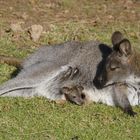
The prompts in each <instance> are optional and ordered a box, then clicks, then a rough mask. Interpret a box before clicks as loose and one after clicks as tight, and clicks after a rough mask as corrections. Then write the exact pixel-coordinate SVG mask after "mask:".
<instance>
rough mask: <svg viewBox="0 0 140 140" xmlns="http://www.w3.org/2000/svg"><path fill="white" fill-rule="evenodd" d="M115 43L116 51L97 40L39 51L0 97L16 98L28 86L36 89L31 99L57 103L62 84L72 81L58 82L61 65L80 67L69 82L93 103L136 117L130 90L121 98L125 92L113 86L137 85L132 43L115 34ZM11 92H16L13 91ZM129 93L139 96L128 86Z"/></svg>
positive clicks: (1, 92)
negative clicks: (37, 96) (120, 92)
mask: <svg viewBox="0 0 140 140" xmlns="http://www.w3.org/2000/svg"><path fill="white" fill-rule="evenodd" d="M112 42H113V48H114V49H113V51H112V49H111V48H109V47H108V46H106V45H104V44H101V43H100V42H96V41H90V42H85V43H79V42H68V43H64V44H61V45H56V46H53V47H51V46H50V47H43V48H40V49H39V50H38V51H37V52H35V53H34V54H32V55H31V56H29V58H27V59H26V60H25V61H24V62H23V65H22V68H23V69H22V70H21V72H20V73H19V74H18V75H17V77H16V78H15V79H13V80H11V81H9V82H7V84H5V85H4V86H1V87H0V94H1V95H2V94H3V95H5V96H6V95H11V96H14V95H16V96H17V94H19V93H18V92H19V91H17V90H16V88H19V87H20V88H22V87H23V88H24V87H25V88H26V90H28V87H33V89H35V90H34V91H33V92H32V96H34V95H39V96H45V97H47V98H49V99H54V100H55V99H56V97H58V96H57V95H59V97H60V94H59V91H60V88H63V86H64V85H63V84H64V83H65V82H66V83H69V80H64V81H65V82H64V83H63V82H60V80H58V79H59V78H60V77H61V76H60V75H61V72H62V71H63V70H64V69H63V68H62V66H65V68H66V69H67V68H68V67H69V66H71V67H72V68H75V67H77V68H78V71H79V72H78V74H76V76H74V77H73V78H72V80H70V81H72V83H74V84H75V86H76V85H81V86H82V87H83V88H84V93H85V95H86V96H87V97H90V98H89V99H90V100H92V101H95V102H103V103H106V104H108V105H118V106H120V107H121V108H122V109H123V110H124V111H125V112H127V113H128V114H130V115H134V114H135V113H134V112H133V110H132V108H131V101H132V99H129V97H128V93H127V90H126V93H125V92H124V93H123V96H120V95H121V94H120V95H119V92H118V91H122V90H119V88H118V86H114V85H111V84H112V83H115V82H126V83H127V82H130V83H134V84H133V85H134V86H135V84H137V82H136V80H135V75H136V73H135V69H134V68H132V66H131V65H132V63H135V62H134V61H135V60H134V54H133V51H132V48H131V44H130V42H129V40H127V39H123V36H122V34H121V33H120V32H115V33H114V34H113V35H112ZM62 69H63V70H62ZM66 69H65V70H66ZM52 72H53V74H52ZM51 74H52V75H51ZM59 74H60V75H59ZM57 78H58V79H57ZM138 79H139V78H138ZM50 81H51V82H50ZM138 81H139V80H138ZM13 83H15V84H13ZM62 83H63V84H62ZM93 83H94V84H93ZM107 83H110V86H108V87H106V88H103V86H104V85H105V84H107ZM68 86H69V84H68ZM65 87H67V86H65ZM25 88H24V89H25ZM97 88H103V89H100V90H99V89H97ZM114 88H115V90H114ZM11 89H14V91H12V92H11ZM128 90H129V91H133V92H134V93H133V94H135V95H136V96H137V95H138V93H137V92H136V91H134V90H133V88H132V89H131V88H130V87H129V88H128ZM129 91H128V92H129ZM26 93H27V96H29V95H30V94H28V92H26ZM112 93H114V94H112ZM116 93H118V95H119V96H115V98H116V99H115V100H118V102H117V104H116V102H115V100H114V96H113V95H115V94H116ZM133 94H132V95H133ZM23 96H25V94H23ZM60 98H61V97H60ZM135 104H137V103H135ZM130 110H131V111H130Z"/></svg>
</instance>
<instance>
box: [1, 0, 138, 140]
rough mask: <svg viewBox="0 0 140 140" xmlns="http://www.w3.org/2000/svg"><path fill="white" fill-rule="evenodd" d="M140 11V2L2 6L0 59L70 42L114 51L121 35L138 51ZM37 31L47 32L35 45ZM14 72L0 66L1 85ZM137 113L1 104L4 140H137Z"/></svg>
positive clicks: (42, 0) (16, 101) (15, 0)
mask: <svg viewBox="0 0 140 140" xmlns="http://www.w3.org/2000/svg"><path fill="white" fill-rule="evenodd" d="M139 7H140V1H139V0H118V1H116V0H100V1H99V0H79V1H76V0H48V1H46V0H5V1H4V0H0V55H7V56H15V57H18V58H25V57H27V55H29V54H30V53H31V52H33V51H35V50H36V49H37V48H38V47H40V46H41V45H44V44H57V43H61V42H64V41H68V40H80V41H85V40H100V41H102V42H103V43H107V44H109V45H111V41H110V37H111V34H112V32H113V31H115V30H120V31H121V32H123V33H124V34H125V36H126V37H128V38H129V39H130V40H131V43H132V46H133V47H135V49H136V50H137V51H139V49H140V46H139V44H140V8H139ZM13 25H15V26H14V27H16V29H15V28H13ZM33 25H41V26H42V27H43V32H42V33H41V36H40V38H39V39H38V40H36V41H34V40H33V39H32V38H31V32H30V30H31V26H33ZM14 69H15V68H14V67H11V66H8V65H6V64H5V65H0V82H1V83H2V82H4V81H6V80H8V79H9V78H10V74H11V73H12V71H13V70H14ZM134 110H135V111H136V112H138V115H137V116H136V117H134V118H133V117H129V116H127V115H126V114H124V113H123V112H122V111H121V110H120V109H118V108H114V107H109V106H106V105H102V104H95V103H93V104H90V105H85V106H76V105H73V104H69V103H66V104H64V105H58V104H55V103H54V102H49V101H48V100H46V99H45V98H33V99H23V98H0V140H16V139H17V140H28V139H30V140H32V139H34V140H72V139H73V140H77V139H78V140H92V139H97V140H102V139H108V140H112V139H120V140H121V139H124V140H125V139H126V140H129V139H131V140H132V139H134V140H138V139H140V133H139V132H140V125H139V124H140V109H139V107H134ZM74 138H75V139H74Z"/></svg>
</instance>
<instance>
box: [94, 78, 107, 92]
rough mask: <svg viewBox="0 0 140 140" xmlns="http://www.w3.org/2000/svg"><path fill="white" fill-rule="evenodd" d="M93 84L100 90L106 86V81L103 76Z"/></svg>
mask: <svg viewBox="0 0 140 140" xmlns="http://www.w3.org/2000/svg"><path fill="white" fill-rule="evenodd" d="M93 83H94V85H95V86H96V87H97V88H98V89H101V88H103V87H104V85H105V84H106V80H105V79H104V78H103V77H102V76H100V77H98V78H96V79H94V80H93Z"/></svg>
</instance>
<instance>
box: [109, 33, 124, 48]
mask: <svg viewBox="0 0 140 140" xmlns="http://www.w3.org/2000/svg"><path fill="white" fill-rule="evenodd" d="M111 40H112V44H113V46H115V45H116V44H118V43H120V41H122V40H123V35H122V33H121V32H120V31H115V32H114V33H113V34H112V37H111Z"/></svg>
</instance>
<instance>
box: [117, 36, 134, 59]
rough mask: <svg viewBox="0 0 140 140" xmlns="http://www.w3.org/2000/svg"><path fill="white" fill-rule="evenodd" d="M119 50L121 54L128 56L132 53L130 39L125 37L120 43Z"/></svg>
mask: <svg viewBox="0 0 140 140" xmlns="http://www.w3.org/2000/svg"><path fill="white" fill-rule="evenodd" d="M118 51H119V52H120V54H121V55H125V56H126V57H127V56H129V55H131V54H132V47H131V43H130V41H129V40H128V39H123V40H122V41H121V42H120V43H119V44H118Z"/></svg>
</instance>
